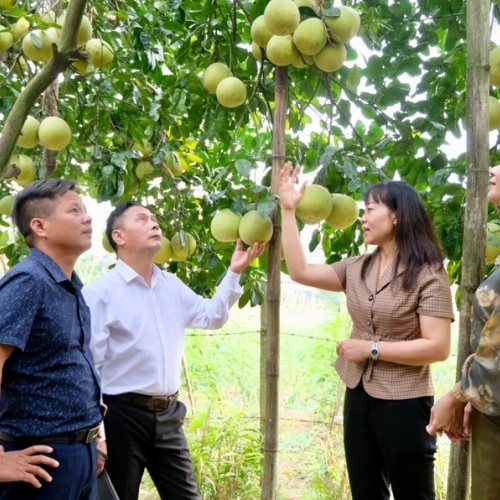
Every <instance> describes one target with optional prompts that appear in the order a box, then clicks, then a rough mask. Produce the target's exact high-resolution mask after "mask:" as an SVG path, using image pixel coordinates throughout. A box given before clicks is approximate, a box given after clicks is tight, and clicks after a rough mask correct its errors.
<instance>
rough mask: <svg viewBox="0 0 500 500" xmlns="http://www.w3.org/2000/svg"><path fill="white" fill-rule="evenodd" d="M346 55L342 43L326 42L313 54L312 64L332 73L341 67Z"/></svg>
mask: <svg viewBox="0 0 500 500" xmlns="http://www.w3.org/2000/svg"><path fill="white" fill-rule="evenodd" d="M346 57H347V50H346V48H345V45H344V44H343V43H338V44H337V43H335V44H333V43H327V44H326V45H325V46H324V47H323V49H322V50H321V51H320V52H318V53H317V54H315V55H314V56H313V61H314V64H315V65H316V66H317V67H318V68H319V69H320V70H321V71H324V72H325V73H332V72H333V71H337V70H338V69H340V68H341V67H342V65H343V64H344V62H345V59H346Z"/></svg>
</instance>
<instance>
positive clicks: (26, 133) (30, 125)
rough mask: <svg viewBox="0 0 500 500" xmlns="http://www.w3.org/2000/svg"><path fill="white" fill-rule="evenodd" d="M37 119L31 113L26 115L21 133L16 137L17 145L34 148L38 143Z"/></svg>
mask: <svg viewBox="0 0 500 500" xmlns="http://www.w3.org/2000/svg"><path fill="white" fill-rule="evenodd" d="M39 128H40V123H39V121H38V120H37V119H36V118H34V117H33V116H31V115H28V116H27V117H26V121H25V122H24V125H23V128H22V129H21V133H20V134H19V137H18V138H17V145H18V146H19V147H21V148H26V149H30V148H34V147H35V146H36V145H37V144H38V142H39V141H38V129H39Z"/></svg>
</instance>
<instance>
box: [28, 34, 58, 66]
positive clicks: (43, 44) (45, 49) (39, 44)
mask: <svg viewBox="0 0 500 500" xmlns="http://www.w3.org/2000/svg"><path fill="white" fill-rule="evenodd" d="M52 44H56V45H57V32H56V30H55V28H49V29H48V30H46V31H42V30H38V29H37V30H33V31H30V32H29V33H27V34H26V35H25V37H24V38H23V52H24V55H25V56H26V57H27V58H28V59H31V60H32V61H35V62H46V61H48V60H49V59H50V58H51V57H52V54H53V51H52Z"/></svg>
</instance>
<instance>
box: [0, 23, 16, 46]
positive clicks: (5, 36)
mask: <svg viewBox="0 0 500 500" xmlns="http://www.w3.org/2000/svg"><path fill="white" fill-rule="evenodd" d="M13 43H14V37H13V36H12V33H11V32H10V30H9V28H6V27H5V26H2V25H1V24H0V52H3V51H4V50H7V49H9V48H10V47H11V46H12V45H13Z"/></svg>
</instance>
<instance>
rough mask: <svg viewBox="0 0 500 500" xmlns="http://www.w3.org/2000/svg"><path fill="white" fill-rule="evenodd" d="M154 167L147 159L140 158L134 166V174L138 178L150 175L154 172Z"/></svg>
mask: <svg viewBox="0 0 500 500" xmlns="http://www.w3.org/2000/svg"><path fill="white" fill-rule="evenodd" d="M154 171H155V169H154V167H153V165H152V164H151V162H149V161H147V160H141V161H140V162H139V163H138V164H137V165H136V166H135V175H136V176H137V177H138V178H139V179H142V178H143V177H150V176H151V175H152V174H153V173H154Z"/></svg>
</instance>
